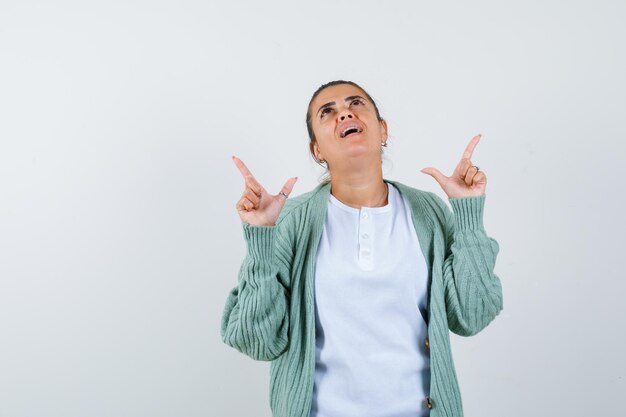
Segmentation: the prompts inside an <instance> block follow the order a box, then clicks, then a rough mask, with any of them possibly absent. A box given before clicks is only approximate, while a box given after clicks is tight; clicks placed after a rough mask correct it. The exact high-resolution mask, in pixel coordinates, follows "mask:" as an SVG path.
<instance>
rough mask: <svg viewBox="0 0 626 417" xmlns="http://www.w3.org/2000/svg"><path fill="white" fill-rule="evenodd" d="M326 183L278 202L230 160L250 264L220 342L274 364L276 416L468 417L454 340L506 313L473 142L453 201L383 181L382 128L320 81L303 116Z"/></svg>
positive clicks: (355, 102)
mask: <svg viewBox="0 0 626 417" xmlns="http://www.w3.org/2000/svg"><path fill="white" fill-rule="evenodd" d="M306 123H307V129H308V133H309V139H310V141H309V145H310V151H311V155H312V157H313V158H314V159H315V160H316V161H317V162H318V163H320V164H322V165H325V166H326V167H327V169H328V174H329V178H328V179H326V180H325V181H323V182H322V183H320V184H319V185H318V186H317V187H315V189H313V190H311V191H309V192H307V193H304V194H301V195H299V196H296V197H294V198H289V199H288V197H289V195H290V194H291V192H292V189H293V186H294V184H295V182H296V180H297V177H294V178H290V179H289V180H287V182H286V183H285V184H284V186H283V188H282V189H281V191H280V192H279V193H278V194H275V195H274V194H270V193H269V192H267V191H266V190H265V188H263V186H262V185H261V184H260V183H259V182H258V181H257V180H256V178H255V177H254V176H253V175H252V173H251V172H250V171H249V170H248V168H247V167H246V165H245V164H244V163H243V161H241V160H240V159H238V158H236V157H234V156H233V160H234V163H235V165H236V166H237V168H238V169H239V171H240V172H241V174H242V175H243V177H244V180H245V188H244V191H243V194H242V196H241V198H240V199H239V201H238V202H237V204H236V208H237V212H238V213H239V216H240V218H241V220H242V228H243V233H244V238H245V240H246V242H247V254H246V257H245V259H244V260H243V263H242V265H241V269H240V271H239V284H238V285H237V286H236V287H234V288H233V289H232V290H231V292H230V293H229V294H228V297H227V300H226V305H225V308H224V312H223V317H222V323H221V336H222V340H223V341H224V343H226V344H227V345H229V346H232V347H233V348H236V349H237V350H239V351H240V352H242V353H244V354H246V355H248V356H250V357H251V358H253V359H256V360H264V361H272V363H271V366H270V407H271V409H272V412H273V415H274V416H275V417H355V416H358V417H364V416H372V417H375V416H376V417H377V416H381V417H382V416H394V417H404V416H406V417H409V416H411V417H416V416H427V415H430V416H437V417H439V416H448V417H461V416H463V407H462V401H461V393H460V390H459V386H458V381H457V377H456V372H455V368H454V363H453V359H452V354H451V349H450V339H449V331H452V332H454V333H455V334H458V335H462V336H470V335H474V334H476V333H478V332H480V331H481V330H482V329H484V328H485V327H486V326H487V325H488V324H489V323H490V322H491V321H493V319H494V318H495V317H496V316H497V315H498V314H499V313H500V311H501V310H502V286H501V283H500V279H499V278H498V276H496V275H495V274H494V272H493V269H494V266H495V262H496V255H497V253H498V251H499V246H498V243H497V242H496V241H495V240H494V239H492V238H491V237H488V236H487V234H486V232H485V229H484V226H483V209H484V202H485V186H486V184H487V178H486V176H485V174H484V172H482V171H480V170H479V168H478V167H477V166H475V165H473V163H472V161H471V158H472V153H473V151H474V148H475V147H476V145H477V144H478V141H479V140H480V135H477V136H475V137H474V138H472V139H471V140H470V142H469V144H468V145H467V148H466V149H465V151H464V153H463V155H462V157H461V160H460V161H459V163H458V165H457V166H456V168H455V170H454V172H453V173H452V174H451V175H450V176H446V175H444V174H442V173H441V172H440V171H438V170H437V169H435V168H424V169H422V172H424V173H426V174H428V175H431V176H432V177H433V178H434V179H435V180H436V181H437V183H438V184H439V185H440V186H441V187H442V189H443V191H444V192H445V193H446V195H447V196H448V201H449V202H450V205H451V206H452V211H451V210H450V209H449V208H448V206H447V205H446V203H445V202H444V201H443V200H442V199H441V198H439V197H438V196H437V195H436V194H434V193H432V192H429V191H422V190H419V189H416V188H413V187H410V186H408V185H405V184H402V183H400V182H398V181H392V180H389V179H385V178H383V174H382V164H381V155H382V148H383V147H385V146H387V122H386V121H385V120H384V119H383V118H382V117H381V116H380V114H379V111H378V108H377V106H376V104H375V103H374V101H373V100H372V98H371V97H370V95H369V94H368V93H367V92H366V91H365V90H364V89H363V88H361V87H360V86H358V85H357V84H355V83H353V82H351V81H343V80H339V81H333V82H330V83H327V84H324V85H322V86H321V87H320V88H319V89H318V90H317V91H316V92H315V93H314V94H313V97H312V98H311V100H310V102H309V106H308V110H307V117H306Z"/></svg>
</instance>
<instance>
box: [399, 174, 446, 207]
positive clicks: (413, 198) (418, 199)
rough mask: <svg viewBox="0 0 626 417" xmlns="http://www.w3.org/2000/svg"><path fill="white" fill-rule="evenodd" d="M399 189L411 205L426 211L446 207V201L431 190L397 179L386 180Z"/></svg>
mask: <svg viewBox="0 0 626 417" xmlns="http://www.w3.org/2000/svg"><path fill="white" fill-rule="evenodd" d="M387 181H389V182H390V183H392V184H393V185H395V186H396V188H397V189H398V190H399V191H400V194H401V195H402V197H404V198H405V199H406V200H407V201H408V202H409V204H410V205H411V206H413V207H419V208H421V209H423V210H426V211H437V212H445V210H446V209H447V208H448V206H447V204H446V202H445V201H444V200H443V199H442V198H441V197H439V196H438V195H437V194H435V193H434V192H432V191H425V190H421V189H419V188H415V187H411V186H410V185H406V184H403V183H401V182H399V181H391V180H387Z"/></svg>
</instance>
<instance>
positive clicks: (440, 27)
mask: <svg viewBox="0 0 626 417" xmlns="http://www.w3.org/2000/svg"><path fill="white" fill-rule="evenodd" d="M625 19H626V6H625V5H624V3H623V2H620V1H598V0H595V1H546V0H542V1H524V2H501V1H484V0H481V1H473V2H461V1H458V2H450V1H440V2H423V1H419V2H415V1H403V2H400V1H399V2H379V1H339V0H333V1H326V0H323V1H317V0H316V1H311V2H296V1H284V2H272V1H265V2H260V1H245V2H244V1H236V2H224V1H220V2H217V1H206V0H205V1H190V0H177V1H172V0H169V1H158V0H157V1H154V0H153V1H129V0H125V1H92V2H84V1H74V2H71V1H39V2H34V1H27V0H20V1H12V2H10V1H2V2H1V3H0V417H42V416H43V417H79V416H90V417H121V416H137V417H143V416H146V417H152V416H154V417H157V416H158V417H160V416H164V417H165V416H168V417H170V416H176V417H178V416H185V417H199V416H235V417H239V416H241V417H244V416H246V417H247V416H255V417H256V416H258V417H269V416H270V415H271V412H270V409H269V392H268V389H269V386H268V383H269V362H260V361H254V360H252V359H251V358H249V357H247V356H244V355H242V354H241V353H239V352H238V351H236V350H235V349H232V348H230V347H228V346H227V345H225V344H224V343H223V342H222V341H221V338H220V332H219V330H220V329H219V326H220V319H221V314H222V310H223V308H224V304H225V300H226V296H227V294H228V292H229V291H230V289H231V288H233V287H234V286H235V285H237V273H238V269H239V266H240V264H241V261H242V260H243V257H244V255H245V241H244V239H243V232H242V229H241V224H240V219H239V217H238V215H237V213H236V210H235V203H236V202H237V200H238V199H239V197H240V195H241V192H242V191H243V178H242V176H241V174H240V173H239V171H238V170H237V169H236V167H235V165H234V164H233V162H232V160H231V155H237V156H239V157H240V158H241V159H242V160H243V161H244V162H245V163H246V164H247V165H248V167H249V168H250V169H251V171H252V172H253V174H254V175H255V176H256V177H257V179H258V180H259V181H260V182H261V183H262V184H263V185H264V186H265V187H266V188H267V189H268V191H270V192H273V193H277V192H278V191H279V190H280V187H281V186H282V185H283V183H284V182H285V181H286V180H287V179H289V178H290V177H292V176H299V180H298V182H297V183H296V185H295V187H294V190H293V195H298V194H301V193H303V192H306V191H309V190H311V189H312V188H313V187H314V186H315V185H317V183H318V179H319V178H320V176H321V175H322V174H323V171H322V168H321V167H319V166H318V165H316V164H315V163H314V162H313V160H312V158H311V156H310V155H309V151H308V136H307V133H306V126H305V113H306V106H307V104H308V101H309V99H310V97H311V95H312V94H313V92H314V91H315V89H316V88H317V87H319V86H320V85H321V84H323V83H325V82H328V81H331V80H335V79H346V80H352V81H355V82H357V83H359V84H361V85H362V86H363V87H364V88H365V89H366V90H367V91H368V92H369V93H370V94H371V95H372V96H373V98H374V99H375V100H376V101H377V102H378V104H379V106H380V107H379V108H380V111H381V113H382V116H383V117H385V118H386V119H387V121H388V123H389V133H390V139H389V147H388V148H387V149H386V156H385V162H384V175H385V177H386V178H390V179H395V180H399V181H402V182H404V183H406V184H408V185H411V186H413V187H416V188H420V189H423V190H427V191H433V192H435V193H437V194H438V195H439V196H441V197H442V198H444V199H445V201H447V198H446V196H445V193H444V192H443V191H442V190H441V188H440V187H439V185H438V184H437V183H436V181H435V180H434V179H433V178H432V177H430V176H428V175H426V174H423V173H421V172H420V171H419V170H420V169H422V168H424V167H427V166H433V167H436V168H438V169H439V170H440V171H442V172H443V173H444V174H447V175H449V174H450V173H451V172H452V170H453V169H454V167H455V165H456V164H457V162H458V161H459V159H460V158H461V155H462V152H463V150H464V149H465V146H466V145H467V143H468V142H469V140H470V139H471V138H472V136H474V135H475V134H477V133H482V134H483V138H482V139H481V141H480V143H479V144H478V146H477V148H476V150H475V152H474V157H473V162H475V164H476V165H479V166H480V168H481V170H483V171H484V172H485V173H486V175H487V181H488V184H487V191H486V194H487V200H486V204H485V213H484V214H485V217H484V222H485V228H486V230H487V233H488V235H489V236H491V237H493V238H495V239H496V240H497V241H498V243H499V244H500V253H499V255H498V259H497V263H496V268H495V272H496V273H497V275H498V276H499V277H500V278H501V281H502V284H503V300H504V309H503V311H502V312H501V313H500V315H499V316H498V317H497V318H496V320H495V321H493V322H492V323H491V324H490V325H489V326H488V327H487V328H486V329H485V330H483V331H482V332H481V333H479V334H478V335H476V336H474V337H468V338H464V337H460V336H457V335H454V334H451V341H452V348H453V355H454V359H455V364H456V370H457V374H458V378H459V384H460V388H461V393H462V397H463V404H464V407H465V415H466V416H468V417H476V416H480V417H496V416H508V417H528V416H531V415H532V416H568V417H579V416H580V417H582V416H585V417H586V416H589V415H597V416H619V415H626V406H625V405H624V403H623V401H622V397H623V394H624V392H626V381H625V371H626V361H625V359H624V355H623V352H624V351H625V350H626V343H625V332H624V329H625V325H626V307H625V303H624V301H623V300H624V291H625V290H626V284H625V279H626V274H625V273H624V268H623V265H624V262H623V261H624V253H623V252H624V249H625V245H624V233H625V232H626V227H625V222H624V217H623V211H624V204H625V203H626V199H625V198H624V180H623V166H624V160H625V157H626V152H625V146H624V142H625V141H626V127H625V126H626V124H625V121H626V120H625V116H626V81H625V76H624V74H626V47H625V45H624V43H625V42H624V40H625V39H626V26H624V21H625ZM620 352H621V353H620Z"/></svg>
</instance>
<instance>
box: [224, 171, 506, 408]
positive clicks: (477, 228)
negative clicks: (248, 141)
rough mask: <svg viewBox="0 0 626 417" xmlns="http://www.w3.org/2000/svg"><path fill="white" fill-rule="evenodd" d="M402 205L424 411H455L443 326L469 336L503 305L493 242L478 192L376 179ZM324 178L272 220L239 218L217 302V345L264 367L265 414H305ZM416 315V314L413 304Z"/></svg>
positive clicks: (457, 402)
mask: <svg viewBox="0 0 626 417" xmlns="http://www.w3.org/2000/svg"><path fill="white" fill-rule="evenodd" d="M384 181H385V182H386V183H391V184H393V185H395V186H396V187H397V188H398V190H399V191H400V193H401V195H402V196H403V197H404V198H406V199H407V200H408V202H409V206H410V207H411V212H412V213H411V214H412V218H413V224H414V225H415V230H416V232H417V236H418V240H419V243H420V246H421V249H422V251H423V253H424V258H425V259H426V262H427V265H428V271H429V281H428V291H429V294H428V320H427V323H428V341H429V343H428V345H429V348H430V359H431V360H430V365H431V379H430V395H429V398H430V408H431V409H430V415H431V417H443V416H446V417H462V416H463V405H462V400H461V393H460V390H459V385H458V381H457V376H456V371H455V368H454V362H453V359H452V353H451V350H450V335H449V332H448V330H450V331H452V332H454V333H455V334H458V335H461V336H472V335H475V334H476V333H478V332H480V331H481V330H482V329H484V328H485V327H486V326H487V325H488V324H489V323H490V322H491V321H492V320H493V319H494V318H495V317H496V316H497V315H498V314H499V313H500V311H501V310H502V286H501V283H500V279H499V278H498V277H497V276H496V275H495V273H494V272H493V269H494V266H495V262H496V255H497V253H498V251H499V245H498V243H497V242H496V241H495V240H494V239H492V238H490V237H488V236H487V234H486V232H485V229H484V226H483V209H484V203H485V195H482V196H480V197H464V198H450V199H448V200H449V202H450V204H451V206H452V211H451V210H450V209H449V208H448V206H447V205H446V203H445V202H444V201H443V200H442V199H441V198H440V197H438V196H437V195H436V194H435V193H432V192H429V191H422V190H418V189H416V188H412V187H409V186H407V185H404V184H402V183H400V182H397V181H391V180H388V179H384ZM329 193H330V183H324V184H320V185H318V186H316V187H315V189H313V190H312V191H309V192H307V193H304V194H301V195H298V196H295V197H291V198H289V199H287V201H286V202H285V206H284V207H283V209H282V211H281V213H280V215H279V217H278V219H277V221H276V224H275V225H274V226H254V225H250V224H248V223H245V222H243V221H242V227H243V234H244V238H245V240H246V244H247V254H246V256H245V258H244V260H243V263H242V265H241V268H240V270H239V278H238V285H237V286H236V287H234V288H233V289H232V290H231V291H230V293H229V294H228V297H227V299H226V305H225V307H224V310H223V315H222V321H221V337H222V340H223V341H224V343H226V344H227V345H228V346H231V347H233V348H235V349H237V350H238V351H240V352H241V353H243V354H245V355H247V356H249V357H251V358H253V359H255V360H261V361H272V362H271V365H270V393H269V402H270V408H271V410H272V415H273V416H274V417H308V416H309V411H310V407H311V400H312V395H313V381H314V375H315V315H314V314H315V309H314V281H313V280H314V271H315V269H314V268H315V262H316V251H317V246H318V244H319V241H320V238H321V234H322V231H323V228H324V222H325V217H326V208H327V204H328V198H329ZM416 311H417V310H416Z"/></svg>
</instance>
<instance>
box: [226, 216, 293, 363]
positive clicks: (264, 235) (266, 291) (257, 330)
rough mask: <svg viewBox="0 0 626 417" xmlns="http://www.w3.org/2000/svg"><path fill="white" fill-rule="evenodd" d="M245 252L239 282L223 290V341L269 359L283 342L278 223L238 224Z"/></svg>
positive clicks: (283, 275)
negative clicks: (241, 230)
mask: <svg viewBox="0 0 626 417" xmlns="http://www.w3.org/2000/svg"><path fill="white" fill-rule="evenodd" d="M242 226H243V231H244V237H245V239H246V243H247V254H246V257H245V258H244V260H243V263H242V265H241V268H240V270H239V285H238V286H236V287H234V288H233V289H232V290H231V291H230V293H229V294H228V298H227V299H226V305H225V307H224V311H223V315H222V323H221V336H222V340H223V341H224V343H226V344H227V345H229V346H231V347H233V348H235V349H237V350H238V351H240V352H241V353H243V354H245V355H247V356H250V357H251V358H252V359H255V360H261V361H272V360H274V359H276V358H277V357H279V356H280V355H281V354H282V353H283V352H284V351H285V350H286V348H287V345H288V341H289V337H288V336H289V333H288V331H289V297H290V293H289V290H288V288H287V285H286V284H285V283H286V282H288V276H289V269H288V264H289V260H288V256H286V254H287V252H286V251H285V250H284V249H283V248H282V245H281V243H282V239H281V237H280V235H279V226H277V225H276V226H254V225H251V224H248V223H245V222H242Z"/></svg>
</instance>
